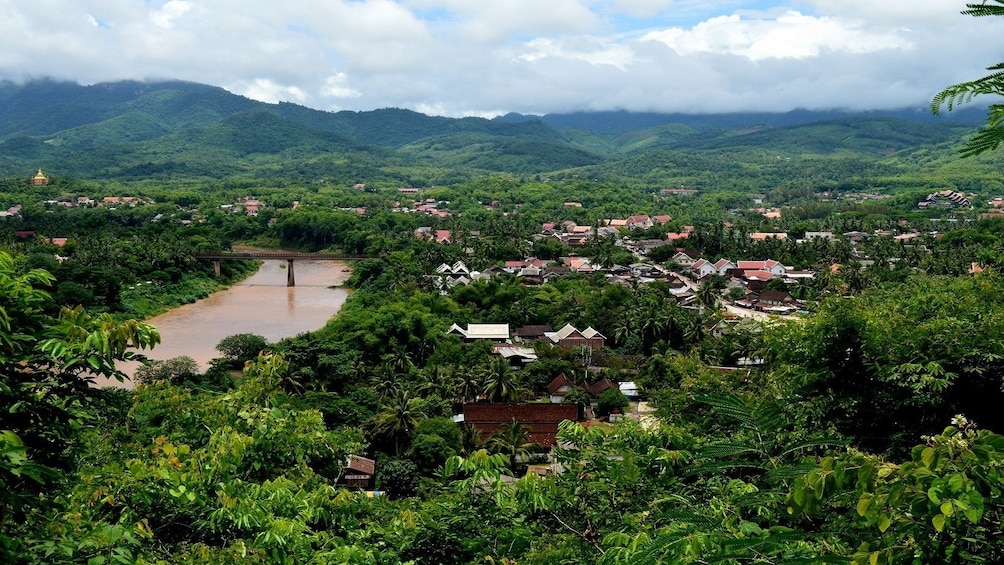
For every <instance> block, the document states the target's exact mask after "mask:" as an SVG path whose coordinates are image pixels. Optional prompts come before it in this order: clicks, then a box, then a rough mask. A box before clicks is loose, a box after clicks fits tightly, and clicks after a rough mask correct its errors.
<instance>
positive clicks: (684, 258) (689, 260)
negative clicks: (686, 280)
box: [673, 251, 707, 267]
mask: <svg viewBox="0 0 1004 565" xmlns="http://www.w3.org/2000/svg"><path fill="white" fill-rule="evenodd" d="M673 261H675V262H676V263H679V264H680V265H683V266H684V267H690V266H691V265H693V264H695V263H697V259H696V258H694V257H691V256H690V255H688V254H687V252H686V251H678V252H677V253H676V255H673ZM705 262H707V261H705Z"/></svg>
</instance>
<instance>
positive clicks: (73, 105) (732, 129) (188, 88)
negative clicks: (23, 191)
mask: <svg viewBox="0 0 1004 565" xmlns="http://www.w3.org/2000/svg"><path fill="white" fill-rule="evenodd" d="M982 117H983V116H982V114H981V113H979V112H969V113H965V114H962V115H961V117H960V116H958V115H956V116H953V119H950V120H945V119H942V120H934V119H932V118H931V116H930V115H929V114H928V113H927V112H925V111H922V110H921V109H914V110H904V111H902V112H889V113H882V114H858V115H853V114H848V113H842V112H809V111H797V112H789V113H785V114H727V115H702V116H696V115H684V114H654V113H637V114H634V113H626V112H595V113H576V114H564V115H546V116H541V117H536V116H525V115H518V114H510V115H507V116H502V117H499V118H496V119H493V120H487V119H481V118H463V119H453V118H444V117H434V116H426V115H423V114H420V113H417V112H413V111H409V110H402V109H381V110H374V111H369V112H350V111H342V112H323V111H318V110H313V109H309V108H306V107H303V106H299V105H295V104H289V103H280V104H266V103H263V102H257V101H254V100H250V99H248V98H245V97H242V96H238V95H234V94H231V93H229V92H227V91H226V90H223V89H221V88H217V87H212V86H207V85H201V84H194V83H186V82H179V81H170V82H159V83H140V82H117V83H108V84H98V85H92V86H80V85H76V84H72V83H66V82H55V81H48V80H43V81H34V82H29V83H26V84H23V85H16V84H13V83H0V176H4V177H18V176H24V175H26V174H28V173H29V172H30V171H31V170H33V169H34V168H36V167H39V166H41V167H43V168H45V169H46V171H47V172H48V173H50V174H54V175H56V176H70V177H78V178H90V179H113V180H123V181H130V180H138V179H144V178H152V179H158V178H159V179H170V178H178V177H179V176H184V177H194V178H209V179H222V178H230V177H234V176H249V175H250V176H256V177H260V178H274V177H283V178H292V179H305V180H307V179H309V180H313V179H318V178H326V179H329V180H332V181H333V182H340V183H354V182H367V183H376V184H379V183H384V184H388V185H391V184H416V185H430V184H438V183H444V182H449V181H451V180H461V179H464V178H470V177H473V176H476V175H482V174H486V173H512V174H520V175H525V174H553V173H561V174H566V175H574V174H579V173H585V174H592V172H591V171H595V170H597V169H598V168H599V169H603V170H604V171H606V172H608V173H611V172H612V174H614V175H615V176H616V175H617V174H619V173H617V171H620V170H626V169H628V168H631V167H633V166H634V165H632V163H633V164H637V163H639V162H644V161H645V159H641V160H639V155H644V154H648V153H651V152H653V151H656V152H659V153H662V152H667V151H669V152H674V153H695V152H702V153H707V154H709V155H715V156H717V157H716V158H711V160H710V161H709V162H708V163H707V164H708V166H709V167H712V168H717V167H719V165H724V164H725V163H731V162H737V161H739V162H745V160H746V159H747V156H748V155H749V154H750V152H751V151H753V153H757V154H758V155H760V154H763V153H764V152H767V153H771V154H776V153H782V154H784V155H786V156H792V155H794V156H805V155H812V156H820V157H823V158H831V157H835V158H841V159H847V158H853V159H861V160H866V161H872V160H876V159H888V158H889V157H890V156H893V155H908V154H911V153H914V152H916V151H918V150H921V149H922V148H923V149H924V151H925V155H926V156H927V157H926V159H927V160H928V161H931V156H930V152H929V150H930V149H931V148H934V149H933V151H934V153H935V156H934V160H935V161H938V159H937V157H939V156H950V155H953V152H954V148H955V147H956V146H958V145H959V143H960V142H961V139H962V136H963V135H965V134H966V133H968V132H971V131H972V130H973V129H974V125H973V124H974V123H976V122H977V121H978V120H980V119H982ZM757 158H759V157H757ZM625 160H627V161H625ZM941 161H947V159H942V160H941ZM654 180H657V179H654Z"/></svg>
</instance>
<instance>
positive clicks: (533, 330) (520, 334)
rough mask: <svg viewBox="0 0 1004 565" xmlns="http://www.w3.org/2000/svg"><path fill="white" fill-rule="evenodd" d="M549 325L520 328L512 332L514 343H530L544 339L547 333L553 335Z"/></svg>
mask: <svg viewBox="0 0 1004 565" xmlns="http://www.w3.org/2000/svg"><path fill="white" fill-rule="evenodd" d="M553 332H554V330H553V329H551V326H550V325H534V326H521V327H518V328H516V329H515V330H513V335H514V336H515V337H516V341H521V342H524V343H530V342H534V341H540V340H542V339H544V336H545V335H546V334H548V333H553Z"/></svg>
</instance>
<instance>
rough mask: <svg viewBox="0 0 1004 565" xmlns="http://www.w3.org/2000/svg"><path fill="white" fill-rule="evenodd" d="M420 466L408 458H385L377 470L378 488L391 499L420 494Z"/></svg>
mask: <svg viewBox="0 0 1004 565" xmlns="http://www.w3.org/2000/svg"><path fill="white" fill-rule="evenodd" d="M419 476H420V475H419V467H418V466H417V465H416V464H415V463H414V462H412V461H410V460H408V459H397V458H393V459H385V460H384V461H381V462H380V465H379V467H378V470H377V488H378V489H380V490H382V491H383V492H384V494H385V495H386V496H387V497H389V498H391V499H400V498H407V497H409V496H415V495H416V494H418V485H419V481H418V479H419Z"/></svg>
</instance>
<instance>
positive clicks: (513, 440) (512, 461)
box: [485, 419, 531, 473]
mask: <svg viewBox="0 0 1004 565" xmlns="http://www.w3.org/2000/svg"><path fill="white" fill-rule="evenodd" d="M530 445H531V443H530V426H527V425H526V424H524V423H522V422H519V421H517V420H516V419H513V420H512V421H509V422H506V423H504V424H502V425H501V426H499V429H498V431H496V432H495V433H493V434H492V435H491V436H489V437H488V439H487V440H485V448H487V449H488V452H489V453H498V454H502V455H505V456H506V457H507V458H508V459H509V470H510V471H512V472H513V473H515V472H516V470H517V469H518V466H519V461H520V459H521V458H525V457H526V456H527V455H528V454H529V450H528V449H527V448H528V447H529V446H530Z"/></svg>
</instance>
